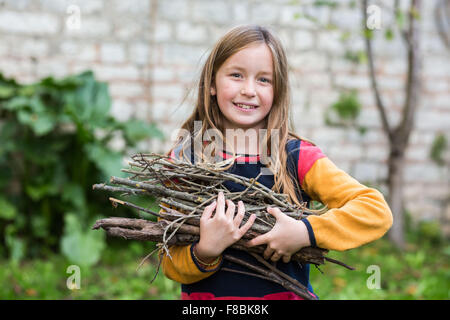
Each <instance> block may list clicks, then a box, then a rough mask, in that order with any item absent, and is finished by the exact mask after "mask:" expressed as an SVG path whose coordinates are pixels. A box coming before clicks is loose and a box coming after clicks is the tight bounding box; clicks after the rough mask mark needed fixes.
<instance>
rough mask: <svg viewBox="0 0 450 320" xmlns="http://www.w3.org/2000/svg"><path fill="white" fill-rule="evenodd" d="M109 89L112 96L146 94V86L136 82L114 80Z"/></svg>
mask: <svg viewBox="0 0 450 320" xmlns="http://www.w3.org/2000/svg"><path fill="white" fill-rule="evenodd" d="M109 89H110V93H111V95H112V96H115V97H122V98H136V97H140V96H141V97H142V96H143V95H144V94H145V87H144V86H143V85H142V84H141V83H136V82H119V83H117V82H112V83H110V85H109Z"/></svg>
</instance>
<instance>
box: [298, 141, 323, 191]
mask: <svg viewBox="0 0 450 320" xmlns="http://www.w3.org/2000/svg"><path fill="white" fill-rule="evenodd" d="M324 157H325V155H324V154H323V153H322V150H320V148H319V147H316V146H315V145H312V144H311V143H309V142H306V141H303V140H302V141H301V142H300V151H299V156H298V165H297V172H298V180H299V182H300V186H301V185H302V184H303V180H304V179H305V175H306V174H307V173H308V171H309V170H310V169H311V167H312V166H313V165H314V163H315V162H316V161H317V160H319V159H321V158H324Z"/></svg>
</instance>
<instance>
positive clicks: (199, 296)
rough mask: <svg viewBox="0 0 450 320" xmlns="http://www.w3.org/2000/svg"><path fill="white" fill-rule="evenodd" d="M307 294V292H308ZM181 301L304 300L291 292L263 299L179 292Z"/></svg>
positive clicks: (269, 295)
mask: <svg viewBox="0 0 450 320" xmlns="http://www.w3.org/2000/svg"><path fill="white" fill-rule="evenodd" d="M308 292H309V291H308ZM309 293H310V294H312V295H313V296H314V297H317V296H316V295H315V294H314V293H312V292H309ZM181 299H182V300H304V299H303V298H302V297H299V296H298V295H296V294H294V293H292V292H288V291H287V292H277V293H271V294H266V295H265V296H263V297H236V296H226V297H216V296H215V295H214V294H212V293H210V292H193V293H191V294H188V293H186V292H181Z"/></svg>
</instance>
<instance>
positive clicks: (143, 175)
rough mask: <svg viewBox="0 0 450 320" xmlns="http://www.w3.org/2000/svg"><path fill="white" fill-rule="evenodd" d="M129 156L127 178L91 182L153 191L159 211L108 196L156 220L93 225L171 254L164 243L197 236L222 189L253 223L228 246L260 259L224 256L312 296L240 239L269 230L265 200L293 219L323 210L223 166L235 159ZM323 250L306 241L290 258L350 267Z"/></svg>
mask: <svg viewBox="0 0 450 320" xmlns="http://www.w3.org/2000/svg"><path fill="white" fill-rule="evenodd" d="M131 159H132V161H130V163H129V165H130V168H128V169H122V171H124V172H127V173H129V174H130V177H129V178H118V177H111V179H110V184H111V185H106V184H96V185H94V186H93V189H94V190H106V191H110V192H117V193H120V194H122V195H140V196H143V197H146V196H147V197H148V196H155V197H157V198H158V199H159V206H160V207H161V210H160V211H159V212H153V211H152V210H149V209H147V208H143V207H140V206H138V205H136V204H133V203H131V202H128V201H124V200H119V199H116V198H112V197H110V198H109V199H110V201H111V202H112V204H113V205H114V206H117V205H123V206H128V207H131V208H135V209H137V210H140V211H142V212H146V213H149V214H151V215H154V216H156V217H158V219H157V221H151V220H145V219H129V218H107V219H101V220H98V221H97V222H96V223H95V225H94V227H93V229H99V228H102V229H104V230H106V232H107V234H108V235H110V236H115V237H122V238H125V239H135V240H142V241H152V242H156V243H158V248H157V249H159V250H160V252H162V253H165V254H167V255H168V256H169V257H170V250H169V246H171V245H187V244H191V243H193V242H195V241H198V239H199V234H200V228H199V225H200V217H201V214H202V213H203V210H204V209H205V207H206V206H208V205H209V204H210V203H211V202H212V201H214V200H215V199H216V198H217V195H218V193H219V192H220V191H222V192H223V193H224V196H225V198H226V199H229V200H231V201H233V202H235V201H239V200H241V201H242V202H243V203H244V205H245V216H244V219H243V221H242V225H243V224H245V222H246V221H247V219H248V218H249V217H250V215H251V214H255V215H256V220H255V222H254V223H253V225H252V227H251V228H250V229H249V230H248V231H247V233H246V234H245V235H244V236H243V238H242V239H241V240H239V241H238V242H236V243H235V244H234V245H233V246H232V248H235V249H239V250H245V251H247V252H249V254H251V255H253V256H254V257H255V258H256V259H257V261H259V262H260V265H253V264H249V263H248V262H245V261H242V260H239V259H237V258H235V257H233V256H230V255H225V256H224V258H225V259H226V260H228V261H231V262H233V263H236V264H240V265H244V266H246V267H247V268H248V269H249V271H252V272H256V274H254V273H253V274H254V275H257V276H259V277H264V278H267V279H268V280H270V281H274V282H277V283H279V284H281V285H282V286H284V287H285V288H286V289H288V290H290V291H292V292H294V293H296V294H298V295H300V296H302V297H304V298H306V299H313V298H314V297H313V296H312V295H311V294H310V293H309V292H308V291H307V289H306V288H304V286H302V285H301V284H300V283H298V281H296V280H295V279H292V278H290V277H289V276H287V275H286V274H284V273H282V272H281V271H279V270H278V269H276V268H275V267H274V265H273V264H270V263H269V262H267V261H266V260H264V259H263V258H262V257H261V254H262V253H263V251H264V250H265V247H264V246H256V247H247V246H246V245H245V242H246V241H247V240H249V239H253V238H254V237H256V236H258V235H261V234H264V233H266V232H268V231H270V230H271V229H272V227H273V226H274V225H275V222H276V221H275V219H274V218H273V217H272V216H271V215H270V214H268V213H267V207H268V206H276V207H278V208H279V209H280V210H281V211H282V212H284V213H285V214H287V215H288V216H290V217H292V218H294V219H301V218H302V217H304V216H307V215H311V214H322V213H323V212H324V210H322V211H320V210H311V209H308V208H307V207H306V204H304V205H302V206H298V205H295V204H292V203H290V202H289V201H288V197H287V195H285V194H279V193H276V192H274V191H273V190H271V189H269V188H267V187H266V186H264V185H263V184H261V183H260V182H258V181H257V180H258V178H259V176H258V177H255V178H251V179H248V178H245V177H241V176H238V175H234V174H231V173H229V172H227V171H226V170H224V169H225V168H227V166H228V165H229V164H230V161H234V159H229V160H225V161H223V162H220V163H214V164H191V163H188V162H184V161H179V160H176V159H172V158H169V157H166V156H162V155H158V154H138V155H134V156H132V157H131ZM226 181H232V182H234V183H236V184H239V185H242V186H243V188H242V189H243V191H240V192H230V191H229V190H228V189H227V188H226V187H225V186H224V185H223V184H224V182H226ZM327 253H328V251H327V250H325V249H321V248H317V247H306V248H302V249H301V250H299V251H298V252H297V253H296V254H294V255H292V258H291V259H292V260H296V261H298V262H300V263H310V264H314V265H316V266H318V265H321V264H323V263H324V262H325V261H329V262H332V263H336V264H339V265H342V266H344V267H346V268H349V269H352V268H351V267H349V266H347V265H345V264H344V263H342V262H340V261H337V260H334V259H331V258H328V257H326V256H325V255H326V254H327ZM160 258H161V255H160ZM227 271H231V272H233V269H231V268H229V269H227ZM248 274H252V273H251V272H249V273H248Z"/></svg>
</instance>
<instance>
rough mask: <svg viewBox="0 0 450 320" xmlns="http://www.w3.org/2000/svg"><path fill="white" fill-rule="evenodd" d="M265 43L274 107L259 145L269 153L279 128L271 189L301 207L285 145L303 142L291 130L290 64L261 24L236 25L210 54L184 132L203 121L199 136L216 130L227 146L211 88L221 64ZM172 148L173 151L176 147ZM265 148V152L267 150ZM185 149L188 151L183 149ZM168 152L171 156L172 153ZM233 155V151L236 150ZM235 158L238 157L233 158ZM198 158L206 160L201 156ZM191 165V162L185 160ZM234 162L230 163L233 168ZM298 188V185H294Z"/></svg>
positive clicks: (221, 119) (180, 138)
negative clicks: (195, 123)
mask: <svg viewBox="0 0 450 320" xmlns="http://www.w3.org/2000/svg"><path fill="white" fill-rule="evenodd" d="M261 43H262V44H264V43H265V44H266V45H267V46H268V48H269V49H270V51H271V53H272V59H273V66H274V75H273V82H272V83H273V92H274V97H273V104H272V108H271V110H270V112H269V114H268V115H267V122H266V123H267V128H266V129H267V131H266V132H267V133H266V134H265V135H264V136H263V137H262V139H263V140H262V141H261V142H260V146H262V148H263V149H262V151H263V153H264V154H267V151H268V150H272V149H271V136H272V130H274V129H277V130H278V131H277V133H278V134H279V143H280V146H281V147H280V148H278V152H277V156H276V157H275V163H270V164H269V165H268V168H269V169H270V170H271V171H272V173H273V175H274V185H273V187H272V190H274V191H275V192H279V193H284V194H287V195H288V199H289V200H290V201H291V202H293V203H295V204H297V205H301V202H302V200H301V199H298V197H297V194H296V191H295V189H296V186H294V183H295V179H292V177H290V174H289V171H288V169H287V165H286V164H287V156H288V155H287V152H286V148H285V146H286V143H287V141H289V140H291V139H301V138H300V137H299V136H297V135H296V134H295V133H293V132H292V131H291V130H290V124H289V108H290V89H289V79H288V65H287V59H286V54H285V51H284V49H283V47H282V45H281V42H280V40H279V39H278V38H276V37H275V36H274V35H273V34H272V33H271V32H270V31H269V30H268V29H267V28H265V27H262V26H258V25H242V26H237V27H234V28H233V29H231V30H230V31H228V32H227V33H226V34H225V35H224V36H223V37H222V38H221V39H220V40H219V41H218V42H217V43H216V45H215V46H214V47H213V49H212V51H211V53H210V54H209V56H208V58H207V60H206V62H205V64H204V66H203V69H202V72H201V76H200V79H199V82H198V94H197V103H196V107H195V109H194V111H193V113H192V114H191V115H190V117H189V118H188V119H187V120H186V121H185V122H184V123H183V125H182V126H181V129H182V130H181V131H184V132H189V133H190V134H191V135H194V122H195V121H201V123H202V127H201V130H197V132H196V134H198V135H201V137H203V134H204V132H205V131H206V130H208V129H216V131H218V132H219V133H220V136H221V139H222V140H223V141H224V143H225V144H226V139H225V137H224V135H223V133H224V129H225V128H224V121H223V115H222V113H221V112H220V109H219V106H218V104H217V98H216V97H217V96H216V95H214V96H212V95H211V85H212V83H213V81H215V80H214V77H215V75H216V73H217V71H218V70H219V68H220V67H221V66H222V64H223V63H224V62H225V61H226V60H227V59H228V58H229V57H231V56H232V55H233V54H235V53H237V52H238V51H240V50H242V49H244V48H246V47H249V46H250V45H253V44H261ZM182 139H183V137H181V136H179V137H178V141H177V142H176V144H175V146H176V145H179V143H180V140H182ZM183 143H186V144H189V145H190V143H191V141H187V140H185V141H184V142H183ZM175 146H174V147H173V148H172V149H171V151H172V150H173V149H174V148H175ZM264 148H265V149H264ZM182 149H183V150H184V149H185V148H182ZM171 151H169V153H168V154H170V153H171ZM260 151H261V150H260ZM233 152H234V151H233ZM233 156H235V154H234V155H233ZM198 159H203V157H201V156H199V157H198ZM185 160H186V161H189V162H190V159H186V158H185ZM232 164H233V163H231V164H230V166H231V165H232ZM295 184H296V185H297V188H298V184H297V183H295Z"/></svg>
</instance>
